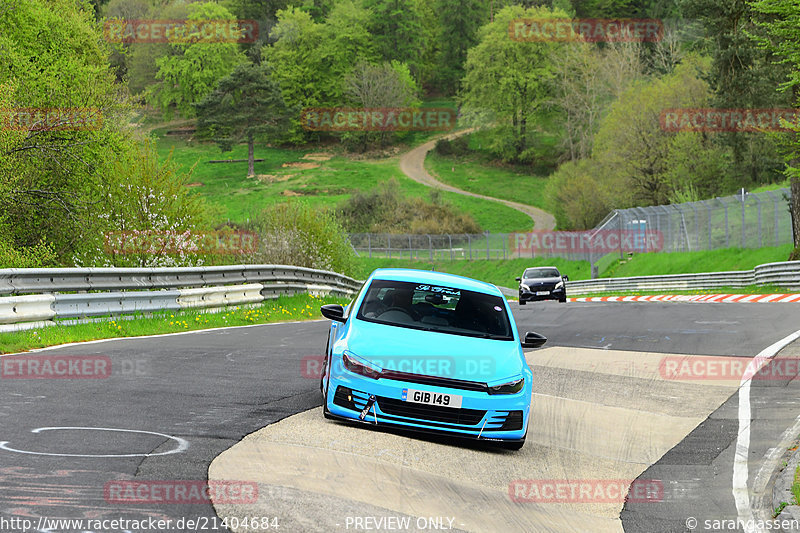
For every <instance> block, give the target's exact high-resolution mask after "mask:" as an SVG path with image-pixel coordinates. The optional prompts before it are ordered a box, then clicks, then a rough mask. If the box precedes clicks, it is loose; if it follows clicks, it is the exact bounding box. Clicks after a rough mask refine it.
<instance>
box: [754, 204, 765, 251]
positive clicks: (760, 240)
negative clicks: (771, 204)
mask: <svg viewBox="0 0 800 533" xmlns="http://www.w3.org/2000/svg"><path fill="white" fill-rule="evenodd" d="M753 196H754V197H755V199H756V202H757V203H758V247H759V248H761V247H763V246H764V234H763V233H762V232H761V228H762V222H761V221H762V218H761V197H760V196H759V195H758V194H755V195H753Z"/></svg>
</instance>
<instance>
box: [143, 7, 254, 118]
mask: <svg viewBox="0 0 800 533" xmlns="http://www.w3.org/2000/svg"><path fill="white" fill-rule="evenodd" d="M188 20H189V21H202V20H231V21H232V20H234V16H233V15H232V14H231V13H230V11H228V10H227V9H225V8H224V7H222V6H221V5H219V4H216V3H214V2H206V3H202V4H192V5H191V6H190V14H189V17H188ZM171 39H172V42H171V43H170V44H171V46H172V49H173V50H174V51H175V54H174V55H167V56H163V57H160V58H158V59H156V65H157V66H158V73H157V74H156V77H157V78H158V79H160V80H163V81H162V82H161V83H160V84H159V85H157V86H155V87H153V88H152V91H151V92H150V95H149V98H148V99H149V101H150V102H151V103H152V104H157V105H158V106H159V107H160V108H161V110H162V112H163V113H164V115H165V116H167V117H169V116H171V115H172V111H173V109H174V108H175V109H177V110H178V112H179V113H180V114H181V115H182V116H184V117H192V116H194V108H193V107H192V104H195V103H197V102H199V101H200V100H201V99H202V98H203V97H204V96H205V95H207V94H208V93H209V92H211V90H212V89H213V88H214V86H215V85H216V83H217V82H218V81H219V80H220V79H222V78H224V77H225V76H227V75H228V74H230V73H231V72H232V71H233V69H234V68H236V65H238V64H239V63H242V62H244V61H245V60H246V58H245V55H244V54H243V53H242V51H241V50H240V49H239V45H238V44H237V43H235V42H214V41H213V40H212V41H208V42H206V41H204V38H203V36H202V35H201V34H200V32H199V31H196V32H195V33H188V34H187V35H186V36H177V35H176V36H173V37H171Z"/></svg>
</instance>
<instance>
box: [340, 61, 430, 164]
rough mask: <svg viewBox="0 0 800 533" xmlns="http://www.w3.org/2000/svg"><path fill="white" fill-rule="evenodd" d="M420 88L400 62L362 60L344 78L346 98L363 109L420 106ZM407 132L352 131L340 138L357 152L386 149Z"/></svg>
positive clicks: (405, 135) (406, 67) (406, 66)
mask: <svg viewBox="0 0 800 533" xmlns="http://www.w3.org/2000/svg"><path fill="white" fill-rule="evenodd" d="M418 92H419V89H418V88H417V84H416V83H415V81H414V78H413V76H412V75H411V71H410V70H409V68H408V65H406V64H405V63H400V62H398V61H392V62H383V63H382V64H379V65H373V64H371V63H368V62H366V61H363V60H362V61H359V62H358V63H357V64H356V65H355V66H354V67H353V69H352V71H351V72H350V74H349V75H348V76H347V78H346V79H345V97H346V98H348V99H349V100H350V102H351V103H353V104H354V105H356V106H357V107H360V108H400V107H402V108H405V107H418V106H419V104H420V101H419V99H418V98H417V93H418ZM408 136H409V133H408V132H391V131H378V132H370V131H353V132H346V133H343V134H342V135H341V139H342V141H343V143H344V145H345V146H347V147H348V148H350V149H355V150H358V151H361V152H363V151H366V150H367V149H369V148H371V147H374V146H376V145H377V146H378V147H384V146H386V145H387V144H389V143H391V142H393V141H394V140H396V139H402V138H405V137H408Z"/></svg>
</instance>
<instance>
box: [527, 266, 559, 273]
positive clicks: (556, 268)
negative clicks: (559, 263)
mask: <svg viewBox="0 0 800 533" xmlns="http://www.w3.org/2000/svg"><path fill="white" fill-rule="evenodd" d="M546 268H552V269H554V270H558V267H528V268H526V269H525V271H526V272H527V271H528V270H544V269H546Z"/></svg>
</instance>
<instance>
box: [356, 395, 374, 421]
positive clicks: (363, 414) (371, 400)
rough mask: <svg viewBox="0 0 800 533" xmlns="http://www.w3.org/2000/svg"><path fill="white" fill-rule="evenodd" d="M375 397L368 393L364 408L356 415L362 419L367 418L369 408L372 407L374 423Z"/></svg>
mask: <svg viewBox="0 0 800 533" xmlns="http://www.w3.org/2000/svg"><path fill="white" fill-rule="evenodd" d="M376 399H377V398H375V395H374V394H370V395H369V400H367V405H365V406H364V409H362V410H361V414H360V415H358V418H359V419H361V420H364V419H365V418H367V415H368V414H369V410H370V409H372V415H373V416H374V417H375V424H377V423H378V413H376V412H375V407H374V406H375V400H376Z"/></svg>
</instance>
